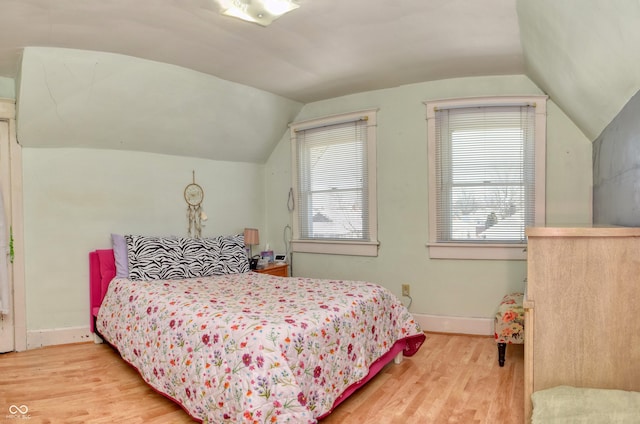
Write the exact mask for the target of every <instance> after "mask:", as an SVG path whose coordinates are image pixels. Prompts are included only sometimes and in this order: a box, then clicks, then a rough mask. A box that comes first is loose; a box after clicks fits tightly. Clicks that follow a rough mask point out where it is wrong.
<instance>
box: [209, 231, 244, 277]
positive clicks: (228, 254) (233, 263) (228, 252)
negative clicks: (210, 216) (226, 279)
mask: <svg viewBox="0 0 640 424" xmlns="http://www.w3.org/2000/svg"><path fill="white" fill-rule="evenodd" d="M219 239H220V257H219V260H218V263H217V264H216V267H215V269H214V274H215V275H222V274H239V273H243V272H249V258H248V256H247V251H246V250H245V246H244V235H243V234H238V235H235V236H226V237H219Z"/></svg>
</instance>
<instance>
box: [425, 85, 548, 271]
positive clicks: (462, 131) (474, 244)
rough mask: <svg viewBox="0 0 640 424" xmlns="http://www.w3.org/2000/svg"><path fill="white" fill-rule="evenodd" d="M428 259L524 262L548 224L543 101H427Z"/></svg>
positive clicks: (511, 99)
mask: <svg viewBox="0 0 640 424" xmlns="http://www.w3.org/2000/svg"><path fill="white" fill-rule="evenodd" d="M427 131H428V139H429V140H428V141H429V146H428V147H429V244H428V246H429V255H430V257H432V258H460V259H526V254H525V253H524V249H523V248H524V247H525V246H526V235H525V228H526V227H528V226H532V225H541V224H543V223H544V205H545V202H544V193H545V192H544V187H545V180H544V176H545V132H546V97H540V96H536V97H526V98H513V97H507V98H505V97H501V98H487V99H468V100H463V99H460V100H450V101H442V102H433V103H432V102H428V103H427Z"/></svg>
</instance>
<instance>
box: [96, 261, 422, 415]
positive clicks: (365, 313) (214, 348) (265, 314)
mask: <svg viewBox="0 0 640 424" xmlns="http://www.w3.org/2000/svg"><path fill="white" fill-rule="evenodd" d="M97 329H98V331H99V332H100V333H101V334H102V336H103V337H104V338H105V339H106V340H107V341H108V342H109V343H111V344H112V345H114V346H115V347H116V348H117V349H118V350H119V352H120V354H121V355H122V357H123V358H124V359H125V360H126V361H127V362H129V363H131V364H132V365H133V366H134V367H135V368H137V369H138V371H139V372H140V374H141V375H142V377H143V378H144V379H145V380H146V381H147V383H148V384H150V385H151V386H152V387H154V388H155V389H156V390H158V391H159V392H161V393H163V394H165V395H167V396H169V397H171V398H172V399H174V400H175V401H177V402H178V403H180V404H181V405H182V406H183V408H185V410H186V411H187V412H189V414H191V415H192V416H193V417H194V418H196V419H198V420H202V421H203V422H208V423H225V422H247V423H276V422H278V423H283V422H289V423H313V422H316V418H317V417H320V416H322V415H323V414H326V413H327V412H328V411H330V410H331V409H332V407H333V404H334V402H335V401H336V399H337V398H338V397H339V396H340V395H341V394H342V393H343V392H344V391H345V389H347V388H348V387H349V386H351V385H352V384H354V383H356V382H359V381H360V380H362V379H363V378H364V377H365V376H366V375H367V373H368V369H369V366H370V364H371V363H373V362H374V361H375V360H376V359H378V358H379V357H380V356H381V355H383V354H384V353H386V352H387V351H389V349H390V348H391V347H392V346H393V344H394V343H395V342H396V341H397V340H399V339H404V338H406V339H407V340H410V339H413V341H414V343H413V346H414V347H413V350H414V351H415V350H417V348H419V346H420V344H421V342H422V340H423V339H420V337H422V338H424V335H423V333H422V331H421V330H420V328H419V327H418V325H417V324H416V323H415V321H414V320H413V317H412V316H411V315H410V313H409V312H408V311H407V309H406V308H405V307H404V306H403V305H402V304H401V303H400V302H399V300H398V299H397V298H396V297H395V296H394V295H393V294H392V293H391V292H389V291H388V290H387V289H385V288H383V287H380V286H378V285H375V284H372V283H366V282H356V281H331V280H313V279H306V278H282V277H274V276H271V275H267V274H258V273H253V272H248V273H244V274H230V275H222V276H216V277H205V278H195V279H187V280H166V281H163V280H155V281H130V280H128V279H120V278H116V279H114V280H113V281H112V282H111V284H110V286H109V289H108V292H107V294H106V296H105V299H104V301H103V303H102V306H101V308H100V312H99V315H98V319H97ZM412 336H413V337H412ZM416 339H417V340H418V343H415V340H416ZM413 353H414V352H412V351H407V350H405V354H406V355H411V354H413Z"/></svg>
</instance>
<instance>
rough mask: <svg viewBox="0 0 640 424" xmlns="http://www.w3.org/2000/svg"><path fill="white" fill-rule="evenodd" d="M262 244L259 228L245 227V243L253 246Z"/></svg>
mask: <svg viewBox="0 0 640 424" xmlns="http://www.w3.org/2000/svg"><path fill="white" fill-rule="evenodd" d="M255 244H260V235H259V234H258V229H257V228H245V229H244V245H245V246H252V245H255Z"/></svg>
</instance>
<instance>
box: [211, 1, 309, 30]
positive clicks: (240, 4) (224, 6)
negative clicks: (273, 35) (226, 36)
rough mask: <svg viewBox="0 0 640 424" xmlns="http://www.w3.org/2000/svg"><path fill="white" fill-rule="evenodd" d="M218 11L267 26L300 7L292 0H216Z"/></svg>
mask: <svg viewBox="0 0 640 424" xmlns="http://www.w3.org/2000/svg"><path fill="white" fill-rule="evenodd" d="M218 3H219V4H220V13H222V14H223V15H226V16H232V17H234V18H238V19H242V20H244V21H247V22H253V23H256V24H258V25H262V26H265V27H266V26H267V25H269V24H271V23H272V22H273V21H275V20H276V19H278V18H279V17H280V16H282V15H284V14H285V13H288V12H291V11H292V10H295V9H297V8H298V7H300V5H298V4H297V3H296V2H295V1H294V0H218Z"/></svg>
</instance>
